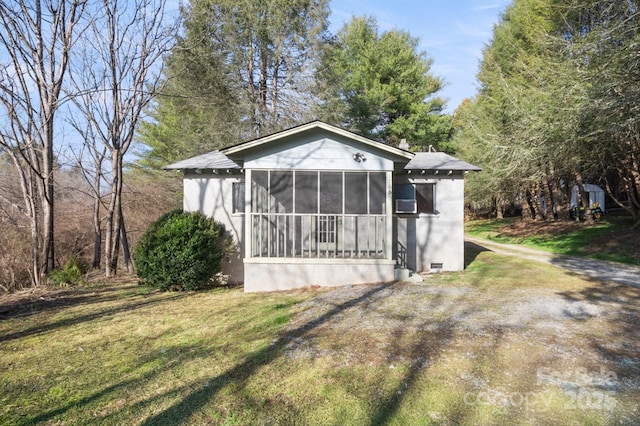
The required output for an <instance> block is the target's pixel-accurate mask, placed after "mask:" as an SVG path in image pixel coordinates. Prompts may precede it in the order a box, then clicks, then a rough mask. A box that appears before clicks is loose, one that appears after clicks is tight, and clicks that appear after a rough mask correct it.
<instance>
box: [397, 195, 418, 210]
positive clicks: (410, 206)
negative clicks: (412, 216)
mask: <svg viewBox="0 0 640 426" xmlns="http://www.w3.org/2000/svg"><path fill="white" fill-rule="evenodd" d="M417 211H418V208H417V203H416V200H415V199H414V198H409V199H400V200H396V213H415V212H417Z"/></svg>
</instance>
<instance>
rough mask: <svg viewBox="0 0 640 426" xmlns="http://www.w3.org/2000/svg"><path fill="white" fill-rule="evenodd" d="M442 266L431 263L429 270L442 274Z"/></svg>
mask: <svg viewBox="0 0 640 426" xmlns="http://www.w3.org/2000/svg"><path fill="white" fill-rule="evenodd" d="M443 266H444V265H443V264H442V263H432V264H431V267H430V268H429V269H431V272H442V269H443Z"/></svg>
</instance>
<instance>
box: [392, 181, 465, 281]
mask: <svg viewBox="0 0 640 426" xmlns="http://www.w3.org/2000/svg"><path fill="white" fill-rule="evenodd" d="M395 182H396V183H405V182H408V183H415V184H419V183H435V184H436V189H435V193H436V195H435V208H436V214H415V215H395V217H394V220H393V227H394V236H393V237H394V241H396V244H395V247H394V256H396V258H397V256H398V251H399V247H401V246H400V245H402V246H403V247H404V249H405V250H406V262H407V267H408V268H409V269H412V270H414V271H417V272H429V271H430V270H431V265H432V264H442V270H443V271H460V270H462V269H464V179H463V177H462V176H461V175H458V176H455V175H453V176H451V177H439V176H435V175H434V176H424V177H421V178H410V177H401V178H399V179H396V181H395ZM398 243H399V244H398Z"/></svg>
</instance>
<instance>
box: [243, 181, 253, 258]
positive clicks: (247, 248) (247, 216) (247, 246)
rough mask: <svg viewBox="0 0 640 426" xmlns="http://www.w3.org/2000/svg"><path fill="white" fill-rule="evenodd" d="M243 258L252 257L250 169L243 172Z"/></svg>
mask: <svg viewBox="0 0 640 426" xmlns="http://www.w3.org/2000/svg"><path fill="white" fill-rule="evenodd" d="M244 176H245V178H244V257H245V258H248V257H253V252H252V251H251V243H252V240H253V232H252V227H251V219H252V218H251V186H252V185H251V169H245V171H244Z"/></svg>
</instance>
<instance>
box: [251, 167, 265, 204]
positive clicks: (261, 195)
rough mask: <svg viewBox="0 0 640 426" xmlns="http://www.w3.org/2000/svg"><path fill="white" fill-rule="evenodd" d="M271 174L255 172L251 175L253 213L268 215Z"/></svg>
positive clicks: (260, 171)
mask: <svg viewBox="0 0 640 426" xmlns="http://www.w3.org/2000/svg"><path fill="white" fill-rule="evenodd" d="M268 185H269V172H267V171H262V170H255V171H254V172H253V173H251V211H252V212H255V213H266V212H267V209H268V207H269V204H268V201H269V189H268V188H269V186H268Z"/></svg>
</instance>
